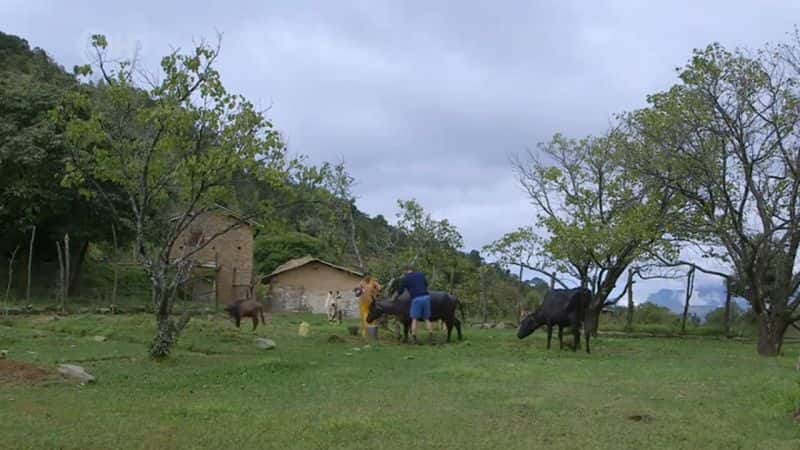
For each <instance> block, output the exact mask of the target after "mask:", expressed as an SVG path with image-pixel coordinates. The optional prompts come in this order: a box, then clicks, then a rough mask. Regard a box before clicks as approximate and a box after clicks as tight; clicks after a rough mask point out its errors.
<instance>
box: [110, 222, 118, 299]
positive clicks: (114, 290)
mask: <svg viewBox="0 0 800 450" xmlns="http://www.w3.org/2000/svg"><path fill="white" fill-rule="evenodd" d="M111 237H112V239H113V243H114V253H113V254H112V262H111V266H112V267H113V268H114V284H113V285H111V304H113V305H116V304H117V282H118V279H119V278H118V277H119V273H118V268H117V262H118V261H117V252H118V249H117V228H116V227H115V226H114V224H113V223H112V224H111Z"/></svg>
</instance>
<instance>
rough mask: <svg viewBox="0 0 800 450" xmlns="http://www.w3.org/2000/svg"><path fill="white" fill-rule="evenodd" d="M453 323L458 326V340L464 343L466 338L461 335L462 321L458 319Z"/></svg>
mask: <svg viewBox="0 0 800 450" xmlns="http://www.w3.org/2000/svg"><path fill="white" fill-rule="evenodd" d="M453 323H454V324H455V326H456V332H458V340H459V341H463V340H464V336H462V335H461V321H460V320H458V319H453Z"/></svg>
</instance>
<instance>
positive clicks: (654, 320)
mask: <svg viewBox="0 0 800 450" xmlns="http://www.w3.org/2000/svg"><path fill="white" fill-rule="evenodd" d="M634 317H635V318H636V323H637V324H646V325H652V324H658V325H677V323H678V321H680V317H679V316H678V315H677V314H674V313H673V312H672V311H670V310H669V308H667V307H665V306H660V305H656V304H655V303H650V302H645V303H642V304H641V305H637V306H636V312H635V315H634Z"/></svg>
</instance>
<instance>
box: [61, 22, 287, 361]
mask: <svg viewBox="0 0 800 450" xmlns="http://www.w3.org/2000/svg"><path fill="white" fill-rule="evenodd" d="M92 47H93V48H94V50H95V54H96V59H95V61H94V64H93V65H92V66H83V67H79V68H76V71H77V72H79V73H81V74H82V75H85V76H89V75H91V74H92V72H93V70H96V71H98V72H99V73H100V76H101V77H100V80H99V81H97V82H96V83H95V84H94V85H93V86H94V87H93V88H91V87H90V86H82V87H81V88H79V89H76V90H75V91H74V92H72V93H71V95H69V96H68V97H67V98H66V99H65V100H64V101H63V103H62V105H61V106H60V107H59V109H58V110H57V113H56V116H57V118H58V120H59V122H60V123H61V124H62V125H63V126H64V127H65V129H66V138H67V142H68V144H69V148H70V164H69V166H68V170H69V175H70V181H71V182H72V183H74V184H76V185H80V186H83V187H84V188H85V189H87V190H88V191H89V192H90V194H91V195H95V196H99V197H102V198H107V196H108V191H107V189H105V188H104V183H113V184H114V185H116V186H118V187H119V189H120V190H121V191H122V192H123V193H124V196H125V199H126V200H127V205H128V206H127V208H125V209H116V208H115V209H114V215H115V216H116V217H115V218H116V219H117V220H118V221H125V222H128V223H130V224H131V227H132V228H133V230H135V241H136V250H137V253H138V258H139V261H140V262H141V264H142V265H143V267H144V268H145V270H146V271H147V273H148V275H149V277H150V280H151V283H152V291H153V298H152V301H153V306H154V308H155V315H156V321H157V330H156V335H155V338H154V339H153V342H152V344H151V347H150V354H151V355H152V356H154V357H164V356H166V355H168V354H169V352H170V349H171V347H172V345H173V344H174V343H175V342H176V341H177V339H178V337H179V335H180V333H181V331H182V330H183V328H184V327H185V326H186V324H187V323H188V322H189V318H190V315H189V314H188V311H187V312H186V313H184V315H183V316H182V317H181V318H180V319H179V320H176V319H174V318H173V316H172V314H171V313H172V309H173V305H174V302H175V298H176V290H177V289H178V287H179V285H181V284H182V283H183V282H184V281H185V280H186V279H187V277H188V275H189V273H190V272H191V269H192V258H191V256H192V255H193V254H194V253H195V252H197V251H199V250H200V249H201V248H203V247H205V246H206V245H208V243H209V242H211V241H213V239H214V238H215V237H216V235H214V236H208V237H207V238H206V239H204V240H199V241H198V242H197V243H196V245H194V246H193V247H191V248H186V250H184V251H182V252H181V254H179V255H175V254H173V247H174V244H175V242H176V240H177V239H178V237H179V236H180V235H181V234H182V233H183V232H184V231H186V230H188V229H190V227H191V226H192V224H193V222H194V220H195V218H196V217H197V216H198V215H199V214H200V213H202V212H203V211H205V210H206V209H207V208H209V207H212V206H213V204H214V203H215V202H220V201H225V200H229V199H230V198H231V193H232V185H233V180H234V176H235V175H236V174H238V173H242V172H253V173H258V176H259V177H261V178H262V179H264V180H271V179H280V178H282V177H283V176H284V174H285V164H284V148H283V145H282V144H281V142H280V139H279V136H278V134H277V133H276V132H275V131H274V130H273V129H272V124H271V123H270V122H269V121H267V120H266V119H265V118H264V116H263V115H262V114H261V113H260V112H259V111H256V110H255V108H254V107H253V105H252V104H251V103H250V102H248V101H247V100H245V99H244V98H243V97H241V96H237V95H233V94H230V93H228V92H227V90H226V89H225V87H224V86H223V84H222V81H221V78H220V74H219V72H218V71H217V70H216V69H215V66H214V63H215V61H216V59H217V56H218V54H219V46H216V47H212V46H209V45H208V44H206V43H201V44H199V45H198V46H197V47H196V48H194V49H193V51H191V52H189V53H185V54H184V53H180V52H179V51H174V52H172V53H170V54H169V55H167V56H165V57H164V58H162V60H161V69H162V78H161V79H160V80H155V79H142V78H141V77H140V76H139V75H138V74H139V73H140V72H139V71H137V70H136V67H135V65H134V63H133V61H131V60H126V59H123V60H120V61H119V62H116V63H113V64H112V63H110V62H109V59H108V57H107V52H106V48H107V41H106V38H105V37H104V36H102V35H94V36H93V37H92ZM239 225H241V223H237V224H236V225H234V226H239ZM231 228H233V226H232V227H231ZM225 231H228V230H224V231H223V232H225ZM218 234H221V233H218Z"/></svg>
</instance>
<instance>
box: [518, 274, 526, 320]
mask: <svg viewBox="0 0 800 450" xmlns="http://www.w3.org/2000/svg"><path fill="white" fill-rule="evenodd" d="M523 270H524V267H522V265H521V264H520V266H519V301H517V324H519V321H520V320H522V304H523V303H524V302H525V282H523V281H522V274H523V272H522V271H523Z"/></svg>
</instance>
